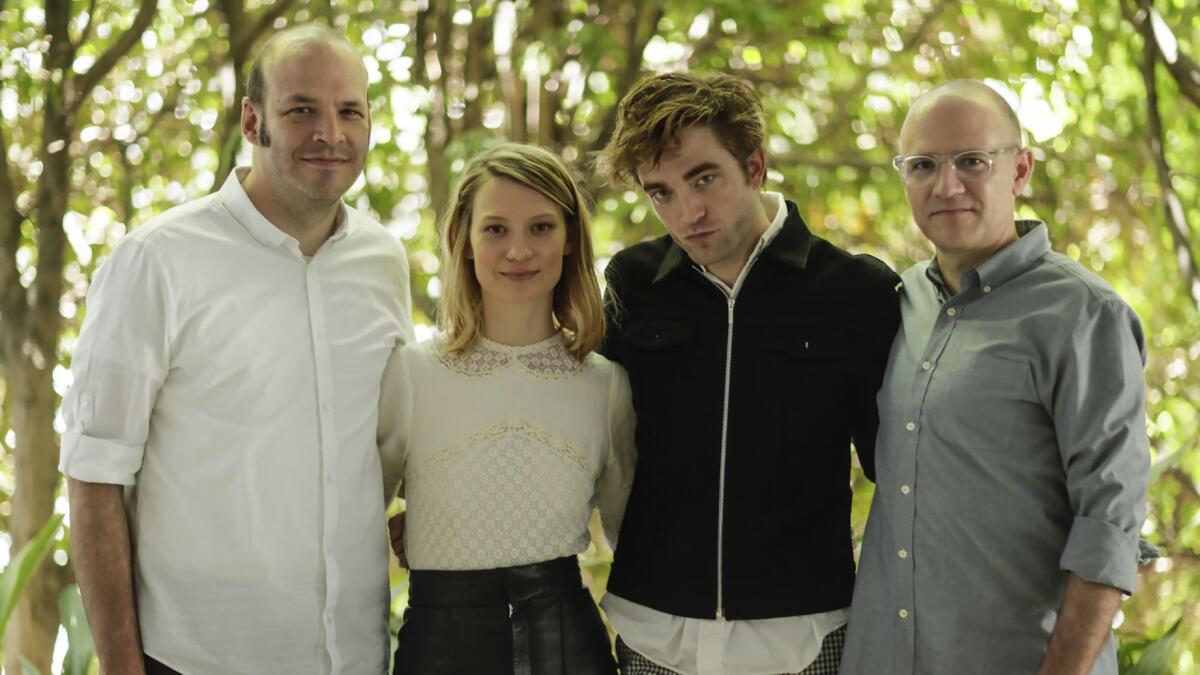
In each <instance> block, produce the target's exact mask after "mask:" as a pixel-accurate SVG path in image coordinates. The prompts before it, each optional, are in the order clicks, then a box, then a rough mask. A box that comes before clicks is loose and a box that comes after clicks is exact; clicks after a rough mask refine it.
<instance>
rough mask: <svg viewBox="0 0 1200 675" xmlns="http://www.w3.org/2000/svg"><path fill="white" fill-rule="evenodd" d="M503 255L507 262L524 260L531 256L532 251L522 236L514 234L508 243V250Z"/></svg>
mask: <svg viewBox="0 0 1200 675" xmlns="http://www.w3.org/2000/svg"><path fill="white" fill-rule="evenodd" d="M504 255H505V257H506V258H508V259H509V260H525V259H526V258H528V257H530V256H532V255H533V249H532V248H530V246H529V242H527V241H526V239H525V236H524V235H522V234H516V235H514V236H513V237H512V239H511V240H510V241H509V243H508V250H507V251H505V253H504Z"/></svg>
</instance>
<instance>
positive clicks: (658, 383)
mask: <svg viewBox="0 0 1200 675" xmlns="http://www.w3.org/2000/svg"><path fill="white" fill-rule="evenodd" d="M626 339H627V340H628V341H629V344H630V346H631V347H632V350H631V352H630V357H631V361H632V363H631V364H630V365H631V366H632V367H630V368H629V372H630V381H631V383H632V386H633V390H634V404H635V405H636V406H637V410H638V416H639V418H643V419H648V421H652V422H653V426H656V427H659V426H662V425H663V424H670V423H673V422H674V421H675V420H676V418H677V417H678V416H680V415H683V414H685V410H686V409H687V408H689V404H688V402H689V401H692V402H694V401H695V400H696V399H697V398H698V397H700V396H701V393H700V392H699V391H698V390H697V386H699V385H700V384H701V382H702V380H703V375H702V373H703V371H706V370H709V369H711V368H713V367H714V366H715V364H710V363H706V362H704V361H705V359H703V358H702V355H701V354H700V353H699V345H698V335H697V330H696V325H695V324H694V323H692V322H689V321H683V320H659V319H654V320H649V319H648V320H642V321H638V322H636V323H634V324H633V325H631V326H629V328H628V329H627V330H626Z"/></svg>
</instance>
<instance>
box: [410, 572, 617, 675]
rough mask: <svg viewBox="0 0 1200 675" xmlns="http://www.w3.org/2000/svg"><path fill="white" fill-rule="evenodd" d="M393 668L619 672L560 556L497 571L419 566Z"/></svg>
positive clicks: (458, 674)
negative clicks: (431, 569)
mask: <svg viewBox="0 0 1200 675" xmlns="http://www.w3.org/2000/svg"><path fill="white" fill-rule="evenodd" d="M398 638H399V645H398V646H397V647H396V663H395V669H394V671H393V672H394V675H442V674H446V675H450V674H453V675H463V674H465V673H470V674H471V675H560V674H567V673H569V674H570V675H615V673H616V672H617V666H616V663H615V661H614V660H613V655H612V649H611V645H610V643H609V641H608V633H607V631H605V629H604V623H603V622H602V621H601V620H600V613H599V610H597V609H596V604H595V603H594V602H592V596H591V595H590V594H589V593H588V590H587V589H586V588H585V587H584V586H583V583H582V582H581V580H580V578H579V561H578V560H577V559H576V558H575V557H574V556H572V557H568V558H559V559H557V560H551V561H548V562H543V563H534V564H532V565H519V566H517V567H504V568H500V569H492V570H471V571H461V572H460V571H451V572H445V571H429V570H425V571H423V570H414V571H413V572H412V573H411V574H410V576H409V595H408V610H407V611H406V612H405V613H404V624H403V625H402V626H401V627H400V633H399V635H398Z"/></svg>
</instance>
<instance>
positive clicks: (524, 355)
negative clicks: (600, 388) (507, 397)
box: [434, 333, 583, 379]
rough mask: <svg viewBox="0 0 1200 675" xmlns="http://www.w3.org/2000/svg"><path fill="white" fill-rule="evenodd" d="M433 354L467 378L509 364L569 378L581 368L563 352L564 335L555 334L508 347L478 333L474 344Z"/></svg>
mask: <svg viewBox="0 0 1200 675" xmlns="http://www.w3.org/2000/svg"><path fill="white" fill-rule="evenodd" d="M434 353H435V354H436V356H437V359H438V361H439V362H440V363H441V364H442V365H443V366H445V367H446V368H448V369H450V370H452V371H454V372H456V373H459V374H460V375H467V376H469V377H486V376H488V375H492V374H495V373H498V372H500V371H501V370H504V369H505V368H509V367H522V368H524V369H525V370H527V371H529V373H531V374H533V375H536V376H537V377H541V378H549V379H557V378H562V377H570V376H572V375H574V374H575V373H577V372H579V370H580V369H581V368H582V367H583V364H582V363H580V361H579V360H578V359H576V358H575V357H574V356H573V355H572V354H571V352H569V351H567V347H566V338H565V337H564V336H563V335H562V334H561V333H555V334H554V335H552V336H550V337H549V338H547V339H545V340H542V341H541V342H535V343H533V344H531V345H520V346H512V345H505V344H500V343H499V342H495V341H493V340H489V339H487V338H485V337H483V336H482V335H481V336H479V339H478V340H477V341H476V343H475V345H474V346H473V347H471V348H470V349H468V350H466V351H464V352H462V353H460V354H446V353H444V352H443V351H442V350H441V349H440V348H439V349H435V350H434Z"/></svg>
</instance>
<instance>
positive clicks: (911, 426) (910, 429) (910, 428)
mask: <svg viewBox="0 0 1200 675" xmlns="http://www.w3.org/2000/svg"><path fill="white" fill-rule="evenodd" d="M904 428H905V429H908V430H909V431H913V430H915V429H916V428H917V425H915V424H913V423H912V422H909V423H908V424H905V425H904Z"/></svg>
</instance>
